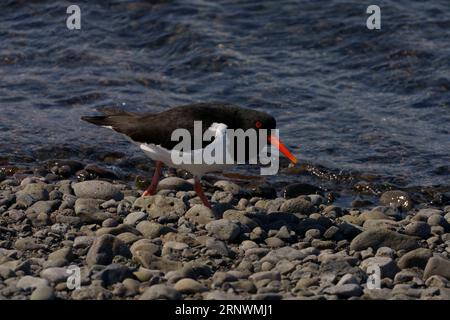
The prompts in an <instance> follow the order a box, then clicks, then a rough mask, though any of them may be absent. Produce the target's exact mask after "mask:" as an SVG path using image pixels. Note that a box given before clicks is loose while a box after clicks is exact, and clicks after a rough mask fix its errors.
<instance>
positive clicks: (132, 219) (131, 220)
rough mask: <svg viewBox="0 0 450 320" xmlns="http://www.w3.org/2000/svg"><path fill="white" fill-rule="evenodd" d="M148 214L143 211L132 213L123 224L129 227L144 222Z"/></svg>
mask: <svg viewBox="0 0 450 320" xmlns="http://www.w3.org/2000/svg"><path fill="white" fill-rule="evenodd" d="M147 216H148V214H147V213H145V212H142V211H137V212H131V213H130V214H128V215H127V216H126V218H125V219H124V220H123V223H125V224H129V225H136V224H138V223H139V222H141V221H142V220H145V219H146V218H147Z"/></svg>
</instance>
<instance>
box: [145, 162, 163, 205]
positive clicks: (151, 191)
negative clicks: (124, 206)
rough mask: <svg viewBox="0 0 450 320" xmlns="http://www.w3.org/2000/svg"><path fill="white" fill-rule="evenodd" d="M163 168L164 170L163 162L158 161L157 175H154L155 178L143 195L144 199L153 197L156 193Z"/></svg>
mask: <svg viewBox="0 0 450 320" xmlns="http://www.w3.org/2000/svg"><path fill="white" fill-rule="evenodd" d="M161 168H162V162H161V161H157V162H156V168H155V173H154V174H153V177H152V182H151V183H150V185H149V186H148V188H147V190H145V191H144V193H143V194H142V197H148V196H152V195H154V194H155V193H156V189H157V187H158V182H159V177H160V176H161Z"/></svg>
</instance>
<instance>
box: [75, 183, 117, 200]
mask: <svg viewBox="0 0 450 320" xmlns="http://www.w3.org/2000/svg"><path fill="white" fill-rule="evenodd" d="M72 188H73V191H74V193H75V195H76V196H77V197H78V198H89V199H102V200H109V199H114V200H122V199H123V194H122V192H121V191H120V190H119V189H118V188H117V186H115V185H113V184H111V183H109V182H107V181H100V180H88V181H83V182H78V183H74V184H73V185H72Z"/></svg>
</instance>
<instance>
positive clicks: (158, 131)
mask: <svg viewBox="0 0 450 320" xmlns="http://www.w3.org/2000/svg"><path fill="white" fill-rule="evenodd" d="M100 111H101V112H102V113H103V115H101V116H83V117H81V119H82V120H84V121H87V122H90V123H93V124H96V125H99V126H102V127H107V128H109V129H113V130H114V131H116V132H119V133H122V134H124V135H126V136H127V137H129V138H130V139H131V140H132V141H133V142H134V143H136V144H138V145H139V147H140V148H141V149H142V150H143V151H144V153H145V154H146V155H147V156H148V157H150V158H151V159H153V160H154V161H155V162H156V168H155V172H154V174H153V178H152V181H151V183H150V186H149V187H148V188H147V190H145V192H144V193H143V194H142V196H144V197H145V196H148V195H153V194H155V193H156V188H157V186H158V181H159V177H160V175H161V168H162V164H163V163H164V164H166V165H167V166H169V167H176V168H182V169H185V170H187V171H189V172H191V173H192V174H193V175H194V190H195V191H196V193H197V195H198V196H199V197H200V199H201V200H202V202H203V204H204V205H205V206H207V207H209V208H211V205H210V203H209V201H208V199H207V198H206V196H205V194H204V193H203V189H202V187H201V184H200V178H201V177H202V175H203V174H205V173H207V172H217V171H222V170H223V169H224V167H226V166H227V165H226V164H213V165H207V164H184V165H183V164H174V163H173V161H172V159H171V156H170V155H171V150H172V149H173V148H174V146H176V145H177V143H178V142H177V141H173V140H172V139H171V136H172V132H173V131H174V130H176V129H179V128H183V129H187V130H188V131H189V132H190V133H193V131H194V121H201V123H202V128H203V129H202V130H203V132H202V133H204V131H206V130H210V131H212V134H213V136H214V137H216V138H217V136H218V135H220V134H223V130H224V129H235V130H236V129H242V130H244V131H245V130H248V129H275V127H276V121H275V119H274V118H273V117H272V116H271V115H269V114H267V113H265V112H261V111H257V110H252V109H246V108H241V107H238V106H235V105H232V104H228V103H196V104H189V105H184V106H179V107H174V108H172V109H169V110H166V111H163V112H159V113H144V114H139V113H132V112H126V111H122V110H116V109H102V110H100ZM214 141H215V140H213V142H203V144H202V148H205V147H206V146H207V145H208V144H210V143H214ZM268 142H269V143H271V144H272V145H274V146H276V147H277V148H278V149H279V151H280V152H281V153H283V154H284V155H285V156H286V157H287V158H288V159H289V160H290V161H291V162H292V163H294V164H295V163H296V162H297V159H296V158H295V157H294V156H293V155H292V153H291V152H290V151H289V150H288V149H287V148H286V147H285V146H284V145H283V143H282V142H281V141H280V140H279V139H278V138H277V137H275V136H269V137H268ZM197 151H200V152H201V151H203V149H201V150H198V149H197V150H195V149H193V152H197Z"/></svg>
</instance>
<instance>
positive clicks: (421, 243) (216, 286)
mask: <svg viewBox="0 0 450 320" xmlns="http://www.w3.org/2000/svg"><path fill="white" fill-rule="evenodd" d="M47 165H48V164H46V166H47ZM42 167H43V166H42V165H41V166H39V165H38V166H37V167H35V168H32V167H30V168H29V169H25V170H24V169H19V170H17V171H16V172H15V173H13V172H5V173H8V174H4V175H3V176H2V177H0V227H1V229H0V271H1V272H0V298H6V299H159V298H164V299H336V298H337V299H379V298H383V299H450V289H449V279H450V275H449V273H448V272H449V271H448V270H450V260H449V255H450V233H449V232H450V205H449V203H448V199H447V198H446V196H447V195H446V193H445V190H443V192H442V194H441V198H440V199H437V198H436V195H431V196H430V194H428V192H427V190H426V189H423V188H422V189H423V190H422V191H421V190H420V188H417V189H418V190H416V191H415V192H414V193H413V192H411V193H407V192H405V191H402V190H388V191H383V192H381V193H379V195H378V196H377V195H376V194H374V193H371V196H370V197H371V199H372V200H371V201H369V200H367V199H366V198H364V197H360V198H355V199H353V202H352V203H351V206H342V205H338V203H339V201H338V199H339V195H340V193H342V192H341V190H330V189H327V190H324V189H321V188H320V187H317V186H315V185H313V184H309V183H303V182H302V183H297V184H290V185H287V186H286V185H284V186H283V185H281V184H274V185H270V184H268V183H264V184H261V185H259V186H258V185H256V186H255V185H253V186H252V187H251V188H249V187H248V186H250V185H251V184H248V183H247V185H246V183H243V182H242V181H243V179H241V180H239V181H237V180H236V182H239V183H238V184H236V183H234V182H233V180H223V178H222V177H220V178H219V177H214V176H208V177H206V179H204V181H203V184H204V186H205V188H206V194H207V195H208V198H209V199H210V200H211V202H212V204H213V210H209V209H208V208H206V207H204V206H203V205H201V204H200V203H201V202H200V200H199V199H198V197H196V195H195V192H193V191H192V183H191V181H190V180H189V177H186V176H184V175H182V173H181V172H173V171H171V172H169V175H172V176H169V177H165V178H164V179H163V180H161V182H160V191H159V192H158V194H157V195H155V196H151V197H146V198H140V194H141V193H142V192H141V191H140V190H138V187H141V188H142V187H144V185H145V182H141V183H135V182H132V180H130V179H129V178H131V177H132V176H133V174H130V175H127V179H126V180H120V179H119V177H118V176H117V175H116V174H115V173H114V172H113V171H111V170H108V169H107V168H104V167H101V166H100V165H93V164H88V165H85V164H82V163H80V162H77V161H69V160H61V161H59V163H58V164H55V165H53V166H50V167H48V166H47V168H48V169H45V170H44V169H43V168H42ZM39 168H40V169H39ZM146 169H147V168H146ZM177 173H178V174H179V175H182V176H183V177H185V178H187V179H183V178H181V177H177V176H176V174H177ZM80 180H84V181H81V182H80ZM355 185H357V184H355ZM366 189H367V186H365V185H364V184H361V185H360V189H358V188H356V189H355V190H354V191H355V194H359V195H361V194H363V193H364V192H367V190H366ZM420 192H422V193H423V194H422V195H421V193H420ZM280 195H284V196H286V198H283V197H280ZM420 195H421V196H420ZM435 198H436V199H435ZM421 199H423V200H424V202H420V200H421ZM430 199H431V201H430ZM433 199H434V202H432V201H433ZM438 200H439V201H440V202H439V201H438ZM430 203H431V204H430ZM70 266H77V267H79V268H80V269H79V270H80V275H81V277H80V279H79V280H80V285H81V288H80V289H76V290H71V289H70V288H68V287H67V286H68V284H69V283H70V282H67V279H68V277H70V274H68V273H67V269H68V268H69V267H70ZM374 266H378V267H377V268H378V269H377V270H378V271H379V273H380V279H379V280H380V281H379V284H380V286H381V289H380V290H373V289H370V288H368V284H367V280H368V276H369V273H370V270H372V269H373V268H374ZM369 287H370V284H369Z"/></svg>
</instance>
